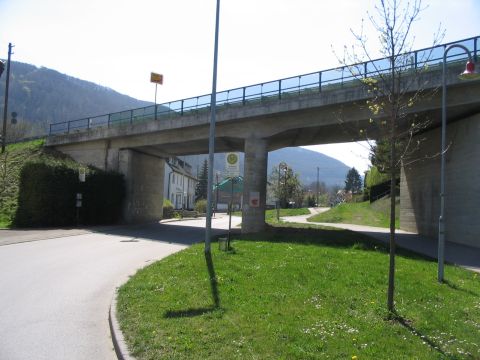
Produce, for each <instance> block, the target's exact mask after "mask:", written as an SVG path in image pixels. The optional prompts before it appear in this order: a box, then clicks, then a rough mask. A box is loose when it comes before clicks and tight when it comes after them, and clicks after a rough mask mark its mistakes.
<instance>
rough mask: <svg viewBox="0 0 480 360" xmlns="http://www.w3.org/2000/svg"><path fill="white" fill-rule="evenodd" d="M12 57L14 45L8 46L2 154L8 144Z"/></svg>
mask: <svg viewBox="0 0 480 360" xmlns="http://www.w3.org/2000/svg"><path fill="white" fill-rule="evenodd" d="M11 57H12V43H9V44H8V60H7V79H6V81H5V105H4V107H3V131H2V154H3V153H4V152H5V144H6V142H7V113H8V88H9V86H10V58H11Z"/></svg>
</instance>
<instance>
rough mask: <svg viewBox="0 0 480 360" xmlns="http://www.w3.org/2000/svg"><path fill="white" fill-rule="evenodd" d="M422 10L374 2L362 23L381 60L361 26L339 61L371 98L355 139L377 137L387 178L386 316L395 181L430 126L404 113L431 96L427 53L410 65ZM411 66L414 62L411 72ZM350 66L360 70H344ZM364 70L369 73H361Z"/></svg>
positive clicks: (391, 285)
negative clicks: (365, 23) (374, 36)
mask: <svg viewBox="0 0 480 360" xmlns="http://www.w3.org/2000/svg"><path fill="white" fill-rule="evenodd" d="M424 9H425V8H424V7H423V6H422V0H412V1H410V2H404V1H402V0H379V1H378V3H377V5H376V6H375V10H376V12H375V13H373V14H370V13H367V18H368V20H369V23H370V25H371V26H372V27H373V29H374V31H375V32H376V33H377V34H378V39H379V41H380V44H379V45H380V47H379V49H380V53H381V54H382V55H383V56H384V58H385V59H382V60H376V61H373V60H372V57H371V51H370V49H371V44H372V41H371V40H368V39H367V36H366V34H365V33H364V29H363V22H362V28H361V30H360V32H355V31H353V30H352V34H353V36H354V38H355V45H354V46H353V47H352V51H351V52H348V51H346V54H345V56H344V58H343V60H342V62H343V64H344V65H345V66H346V67H347V68H348V69H349V71H350V72H351V74H352V75H353V76H355V77H357V78H358V79H359V80H360V81H361V83H362V84H363V85H364V86H365V87H366V90H367V92H368V93H369V94H370V95H371V97H370V99H369V100H367V101H366V102H365V104H364V106H365V107H367V108H368V109H369V110H370V112H371V118H370V126H369V128H365V129H360V133H361V134H363V135H364V136H365V137H370V134H369V133H376V134H377V135H376V138H377V140H379V142H378V144H379V146H380V147H381V149H382V151H377V152H376V153H375V159H376V160H380V162H379V163H377V165H381V166H383V167H384V168H385V170H386V171H388V173H389V176H390V189H391V191H390V193H391V203H390V242H389V245H390V251H389V259H390V261H389V276H388V290H387V308H388V311H389V312H390V313H394V311H395V305H394V290H395V246H396V242H395V200H396V199H395V185H396V177H397V174H398V172H399V169H400V166H401V164H402V162H405V161H407V159H408V158H409V156H410V155H411V154H412V153H413V152H414V151H415V150H416V149H417V145H418V143H417V142H413V141H412V138H413V136H414V135H416V134H418V133H419V132H420V131H421V130H423V129H425V128H427V127H428V126H429V125H430V119H428V118H419V117H417V116H415V115H409V108H411V107H412V106H413V105H414V104H415V103H416V102H417V101H419V100H420V99H421V98H422V97H425V96H428V95H430V94H429V93H427V92H426V91H425V89H426V88H427V81H428V80H426V79H425V77H422V73H424V72H425V71H426V70H427V67H428V58H429V57H430V55H431V51H430V52H428V51H426V52H422V53H420V54H418V55H419V56H420V57H421V58H416V59H412V56H411V53H410V52H411V50H412V46H413V44H412V40H413V38H414V37H413V35H412V26H413V24H414V23H415V21H417V20H418V19H419V14H420V13H421V12H422V11H423V10H424ZM440 33H441V32H440V31H439V32H438V33H437V35H435V36H434V40H433V45H436V44H437V43H438V41H439V39H441V38H442V36H443V34H442V35H438V34H440ZM362 60H367V61H369V63H368V66H364V65H363V64H360V62H361V61H362ZM412 61H414V62H415V64H414V66H413V64H412ZM352 63H353V64H359V65H349V64H352ZM365 69H367V71H368V73H365ZM423 79H425V80H423ZM414 145H415V146H414ZM379 150H380V149H379ZM380 154H381V155H380ZM380 163H381V164H380ZM387 164H388V165H387Z"/></svg>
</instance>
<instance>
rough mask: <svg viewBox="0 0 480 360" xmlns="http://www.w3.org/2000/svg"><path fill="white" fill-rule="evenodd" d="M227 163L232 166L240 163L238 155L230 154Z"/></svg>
mask: <svg viewBox="0 0 480 360" xmlns="http://www.w3.org/2000/svg"><path fill="white" fill-rule="evenodd" d="M227 162H228V163H229V164H230V165H235V164H236V163H237V162H238V155H237V154H233V153H230V154H228V156H227Z"/></svg>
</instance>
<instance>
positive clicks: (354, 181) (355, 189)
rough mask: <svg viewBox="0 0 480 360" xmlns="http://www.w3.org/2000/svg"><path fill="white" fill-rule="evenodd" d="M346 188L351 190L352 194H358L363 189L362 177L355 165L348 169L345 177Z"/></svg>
mask: <svg viewBox="0 0 480 360" xmlns="http://www.w3.org/2000/svg"><path fill="white" fill-rule="evenodd" d="M345 190H346V191H351V192H352V194H358V193H359V192H361V191H362V178H361V177H360V174H359V173H358V171H357V169H355V167H353V168H351V169H350V170H348V173H347V176H346V178H345Z"/></svg>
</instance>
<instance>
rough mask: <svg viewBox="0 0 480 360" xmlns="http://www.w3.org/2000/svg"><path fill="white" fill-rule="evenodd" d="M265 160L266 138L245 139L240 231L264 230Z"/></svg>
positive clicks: (266, 155) (266, 152) (266, 157)
mask: <svg viewBox="0 0 480 360" xmlns="http://www.w3.org/2000/svg"><path fill="white" fill-rule="evenodd" d="M267 160H268V151H267V141H266V140H264V139H258V138H253V137H252V138H249V139H246V140H245V168H244V184H243V199H244V201H243V210H242V216H243V218H242V233H254V232H259V231H263V230H265V202H266V195H267Z"/></svg>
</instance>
